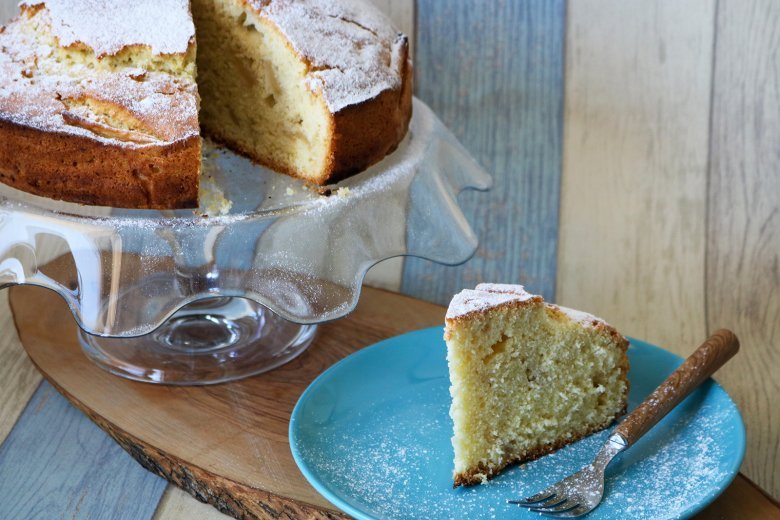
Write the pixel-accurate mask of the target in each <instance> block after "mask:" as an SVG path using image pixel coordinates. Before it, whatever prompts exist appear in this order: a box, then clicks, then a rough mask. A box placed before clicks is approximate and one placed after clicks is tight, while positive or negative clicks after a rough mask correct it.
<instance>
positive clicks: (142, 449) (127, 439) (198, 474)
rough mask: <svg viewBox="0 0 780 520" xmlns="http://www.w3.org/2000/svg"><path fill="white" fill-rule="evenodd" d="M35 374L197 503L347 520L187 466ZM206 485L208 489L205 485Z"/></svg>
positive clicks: (253, 513) (239, 514) (247, 513)
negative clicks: (116, 425)
mask: <svg viewBox="0 0 780 520" xmlns="http://www.w3.org/2000/svg"><path fill="white" fill-rule="evenodd" d="M33 363H34V361H33ZM36 367H38V365H36ZM38 370H40V371H41V374H43V377H44V378H45V379H46V380H47V381H48V382H49V383H50V384H51V385H52V386H53V387H54V388H55V389H56V390H57V391H58V392H59V393H60V394H62V396H63V397H65V398H66V399H67V400H68V401H69V402H70V403H71V404H73V406H75V407H76V408H78V409H79V410H80V411H81V412H82V413H83V414H84V415H86V416H87V417H88V418H89V419H90V420H91V421H92V422H94V423H95V424H96V425H98V426H99V427H100V429H101V430H103V431H104V432H106V433H107V434H108V435H109V436H110V437H111V438H112V439H114V441H116V442H117V443H118V444H119V445H120V446H121V447H122V449H124V450H125V451H126V452H127V453H129V454H130V456H131V457H133V458H134V459H135V460H136V461H137V462H138V463H139V464H140V465H141V466H143V467H144V468H146V469H147V470H149V471H151V472H152V473H154V474H156V475H159V476H160V477H162V478H164V479H166V480H167V481H168V482H171V483H172V484H175V485H176V486H178V487H180V488H181V489H183V490H184V491H186V492H187V493H189V494H190V495H192V496H193V497H195V498H196V499H197V500H200V501H201V502H206V503H208V504H211V505H212V506H214V507H216V508H217V509H218V510H219V511H221V512H223V513H225V514H227V515H231V516H233V517H234V518H259V519H263V520H266V519H268V520H278V519H280V518H290V519H293V518H311V519H317V520H342V519H344V518H348V517H346V516H344V515H343V514H342V513H340V512H338V511H335V510H326V509H321V508H319V507H317V506H314V505H311V504H305V503H302V502H297V501H293V500H290V499H286V498H284V497H280V496H278V495H275V494H273V493H269V492H268V491H264V490H262V489H256V488H251V487H248V486H244V485H242V484H238V483H236V482H233V481H230V480H228V479H226V478H224V477H220V476H218V475H215V474H214V473H212V472H210V471H208V470H206V469H203V468H200V467H198V466H195V465H192V464H188V463H186V462H185V461H183V460H181V459H180V458H178V457H176V456H174V455H171V454H169V453H166V452H164V451H162V450H159V449H157V448H155V447H154V446H151V445H149V444H147V443H145V442H143V441H141V440H140V439H138V438H136V437H135V436H133V435H131V434H129V433H127V432H124V431H122V430H121V429H118V428H116V427H115V426H114V425H113V424H111V423H110V422H109V421H106V420H105V419H103V418H102V417H101V416H99V415H97V414H95V413H93V412H92V411H91V410H89V408H88V407H86V406H85V405H84V404H83V403H81V401H79V400H78V399H76V398H75V397H74V396H73V395H71V394H70V393H69V392H68V391H67V390H65V389H64V388H63V387H61V386H60V385H58V384H57V382H56V381H54V380H53V379H52V378H50V377H49V376H48V374H46V372H44V371H43V370H41V368H40V367H38ZM206 482H208V483H209V485H206ZM242 504H243V505H242Z"/></svg>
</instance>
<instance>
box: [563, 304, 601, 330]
mask: <svg viewBox="0 0 780 520" xmlns="http://www.w3.org/2000/svg"><path fill="white" fill-rule="evenodd" d="M555 307H556V308H557V309H559V310H560V311H561V312H563V313H564V314H565V315H567V316H568V317H569V318H571V319H572V320H574V321H576V322H577V323H579V324H581V325H586V326H593V325H594V323H598V324H602V325H606V324H607V322H605V321H604V320H602V319H601V318H597V317H596V316H594V315H593V314H589V313H587V312H583V311H578V310H575V309H570V308H568V307H564V306H562V305H555Z"/></svg>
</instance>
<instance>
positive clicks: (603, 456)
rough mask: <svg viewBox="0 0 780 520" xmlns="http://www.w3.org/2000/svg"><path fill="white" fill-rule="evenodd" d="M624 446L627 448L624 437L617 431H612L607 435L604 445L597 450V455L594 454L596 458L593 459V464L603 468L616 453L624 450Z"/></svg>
mask: <svg viewBox="0 0 780 520" xmlns="http://www.w3.org/2000/svg"><path fill="white" fill-rule="evenodd" d="M626 448H628V441H627V440H626V439H625V437H623V436H622V435H620V434H619V433H613V434H612V435H610V436H609V439H607V442H606V443H604V446H602V447H601V450H599V453H598V455H596V458H595V459H594V460H593V465H594V466H597V467H599V468H600V469H604V468H605V467H607V464H609V463H610V462H611V461H612V459H614V458H615V456H616V455H617V454H618V453H620V452H622V451H624V450H625V449H626Z"/></svg>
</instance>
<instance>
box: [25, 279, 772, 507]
mask: <svg viewBox="0 0 780 520" xmlns="http://www.w3.org/2000/svg"><path fill="white" fill-rule="evenodd" d="M10 303H11V308H12V311H13V314H14V319H15V322H16V326H17V330H18V332H19V337H20V339H21V342H22V344H23V345H24V348H25V349H26V350H27V353H28V354H29V355H30V358H31V359H32V360H33V362H34V363H35V364H36V365H37V366H38V368H39V369H40V371H41V372H42V374H43V375H44V376H45V377H46V379H48V380H49V382H51V384H52V385H54V386H55V387H56V388H57V389H58V390H59V391H60V392H61V393H62V394H63V395H64V396H65V397H67V398H68V399H69V400H70V401H71V402H72V403H73V404H74V405H75V406H76V407H78V408H79V409H81V410H82V411H83V412H84V413H85V414H86V415H87V416H89V417H90V418H91V419H92V420H93V421H94V422H95V423H96V424H98V426H100V427H101V428H102V429H103V430H105V431H106V432H108V434H109V435H111V436H112V437H113V438H114V439H115V440H116V441H117V442H118V443H119V444H120V445H121V446H122V447H123V448H124V449H125V450H127V451H128V452H129V453H130V454H131V455H132V456H133V457H134V458H135V459H136V460H137V461H138V462H140V463H141V464H142V465H143V466H144V467H146V468H147V469H149V470H150V471H152V472H154V473H156V474H158V475H160V476H162V477H164V478H166V479H168V480H169V481H171V482H172V483H174V484H176V485H178V486H179V487H181V488H183V489H184V490H186V491H188V492H189V493H191V494H192V495H193V496H195V497H196V498H198V499H199V500H201V501H204V502H209V503H211V504H212V505H214V506H215V507H217V508H218V509H220V510H221V511H223V512H225V513H227V514H230V515H232V516H234V517H237V518H274V519H279V518H285V519H294V518H329V519H341V518H344V515H343V514H341V513H340V512H338V511H337V510H336V509H335V508H334V507H333V506H332V505H331V504H329V503H328V502H327V501H326V500H325V499H324V498H322V497H321V496H320V495H319V494H317V492H316V491H315V490H314V489H313V488H312V487H311V486H310V485H309V484H308V482H306V480H305V479H304V477H303V475H301V473H300V472H299V471H298V468H297V466H296V465H295V462H294V460H293V458H292V454H291V453H290V448H289V444H288V441H287V428H288V423H289V419H290V414H291V412H292V409H293V406H294V405H295V403H296V401H297V399H298V397H299V396H300V394H301V393H302V392H303V390H304V389H305V388H306V387H307V386H308V384H309V383H310V382H311V381H312V380H313V379H314V378H315V377H316V376H317V375H319V374H320V373H322V372H323V371H324V370H325V369H326V368H327V367H329V366H330V365H332V364H333V363H335V362H336V361H338V360H339V359H342V358H343V357H345V356H347V355H349V354H350V353H352V352H354V351H356V350H358V349H360V348H362V347H365V346H367V345H370V344H372V343H375V342H377V341H380V340H382V339H385V338H388V337H391V336H394V335H397V334H401V333H404V332H408V331H411V330H416V329H420V328H424V327H429V326H434V325H439V324H442V322H443V320H444V312H445V309H444V308H443V307H440V306H438V305H433V304H430V303H426V302H423V301H420V300H416V299H413V298H409V297H406V296H402V295H399V294H396V293H391V292H386V291H381V290H377V289H370V288H366V289H364V292H363V295H362V296H361V299H360V304H359V305H358V308H357V310H356V311H355V312H354V313H352V314H351V315H350V316H348V317H347V318H344V319H342V320H339V321H337V322H333V323H328V324H325V325H322V326H321V327H320V330H319V332H318V336H317V338H316V340H315V342H314V343H313V345H312V346H311V347H310V348H309V350H308V351H306V352H305V353H304V354H302V355H301V356H300V357H299V358H297V359H295V360H293V361H292V362H290V363H289V364H287V365H285V366H283V367H281V368H278V369H276V370H274V371H272V372H269V373H267V374H263V375H260V376H256V377H252V378H249V379H246V380H243V381H239V382H236V383H228V384H223V385H216V386H206V387H169V386H159V385H151V384H145V383H136V382H133V381H128V380H125V379H122V378H119V377H116V376H113V375H111V374H108V373H107V372H105V371H103V370H102V369H100V368H98V367H97V366H96V365H94V364H93V363H92V362H90V361H89V360H88V359H87V358H86V357H85V356H84V355H83V354H82V353H81V348H80V346H79V344H78V341H77V340H76V326H75V324H74V321H73V318H72V316H71V314H70V312H69V311H68V309H67V308H66V306H65V304H64V303H63V301H62V300H61V299H60V297H59V296H57V295H56V294H54V293H53V292H50V291H47V290H45V289H37V288H32V287H15V288H13V289H12V290H11V292H10ZM42 309H45V312H41V310H42ZM779 516H780V509H779V508H778V505H777V504H776V503H775V502H774V501H773V500H772V499H770V498H768V497H767V496H766V495H765V494H764V493H762V491H761V490H760V489H758V488H757V487H756V486H755V485H754V484H753V483H752V482H751V481H750V480H748V479H746V478H745V477H743V476H742V475H741V474H740V475H738V476H737V478H736V480H735V481H734V482H733V483H732V484H731V486H729V488H728V489H726V491H725V492H724V493H723V495H721V496H720V497H719V498H718V499H717V500H716V501H715V502H714V503H713V504H712V505H710V506H709V507H708V508H707V509H705V510H704V511H703V512H702V513H701V514H700V515H699V516H698V517H699V518H705V519H710V518H712V519H715V518H718V519H723V518H727V519H731V518H778V517H779Z"/></svg>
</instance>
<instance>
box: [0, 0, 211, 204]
mask: <svg viewBox="0 0 780 520" xmlns="http://www.w3.org/2000/svg"><path fill="white" fill-rule="evenodd" d="M0 31H2V33H0V181H2V182H4V183H6V184H8V185H10V186H13V187H15V188H17V189H20V190H23V191H27V192H30V193H34V194H36V195H42V196H44V197H51V198H55V199H63V200H67V201H72V202H81V203H86V204H99V205H104V206H117V207H132V208H181V207H191V206H196V205H197V199H198V179H199V171H200V146H201V141H200V136H199V130H198V94H197V87H196V84H195V40H194V35H195V28H194V26H193V23H192V18H191V16H190V12H189V7H188V4H187V3H186V0H165V1H154V0H140V1H134V2H100V1H87V0H81V1H79V0H47V2H46V3H45V4H44V3H43V2H34V1H28V2H23V3H22V4H21V14H20V16H19V17H18V18H16V19H15V20H14V21H12V22H11V23H10V24H9V25H8V26H6V27H5V28H4V29H0Z"/></svg>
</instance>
